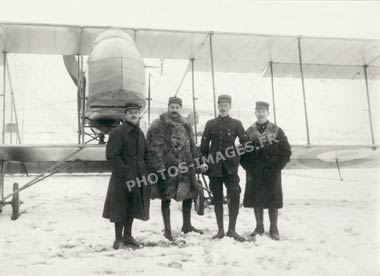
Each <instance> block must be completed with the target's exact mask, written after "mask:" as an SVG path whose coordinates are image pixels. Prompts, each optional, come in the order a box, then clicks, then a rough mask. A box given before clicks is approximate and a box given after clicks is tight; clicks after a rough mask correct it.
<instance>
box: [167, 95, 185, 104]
mask: <svg viewBox="0 0 380 276" xmlns="http://www.w3.org/2000/svg"><path fill="white" fill-rule="evenodd" d="M169 104H179V105H180V106H182V99H181V98H178V97H170V98H169V103H168V105H169Z"/></svg>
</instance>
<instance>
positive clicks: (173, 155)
mask: <svg viewBox="0 0 380 276" xmlns="http://www.w3.org/2000/svg"><path fill="white" fill-rule="evenodd" d="M181 110H182V100H181V99H180V98H178V97H171V98H169V103H168V111H167V112H165V113H163V114H161V115H160V117H159V118H158V119H156V120H154V121H153V123H152V124H151V126H150V127H149V129H148V133H147V145H148V151H149V164H150V169H151V170H152V171H153V172H156V173H157V176H158V182H157V183H156V184H152V193H151V198H152V199H155V198H160V199H161V212H162V217H163V221H164V228H165V232H164V236H165V237H166V238H167V239H168V240H170V241H173V240H174V239H173V236H172V232H171V225H170V202H171V199H175V200H176V201H182V217H183V225H182V231H183V232H184V233H188V232H196V233H200V234H202V233H203V232H202V231H201V230H199V229H196V228H195V227H194V226H192V225H191V205H192V200H193V198H194V197H195V196H196V194H197V192H198V191H197V187H196V177H195V165H194V159H196V158H197V157H198V153H197V149H196V145H195V142H194V134H193V130H192V127H191V125H190V123H189V122H188V120H187V119H185V118H184V117H183V116H182V115H181Z"/></svg>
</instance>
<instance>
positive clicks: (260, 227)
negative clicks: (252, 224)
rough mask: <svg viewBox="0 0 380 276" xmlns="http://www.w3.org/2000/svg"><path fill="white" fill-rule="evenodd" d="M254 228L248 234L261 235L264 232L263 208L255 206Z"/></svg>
mask: <svg viewBox="0 0 380 276" xmlns="http://www.w3.org/2000/svg"><path fill="white" fill-rule="evenodd" d="M253 210H254V213H255V219H256V228H255V230H254V231H253V233H252V234H251V235H250V236H256V235H262V234H264V210H263V208H260V207H255V208H254V209H253Z"/></svg>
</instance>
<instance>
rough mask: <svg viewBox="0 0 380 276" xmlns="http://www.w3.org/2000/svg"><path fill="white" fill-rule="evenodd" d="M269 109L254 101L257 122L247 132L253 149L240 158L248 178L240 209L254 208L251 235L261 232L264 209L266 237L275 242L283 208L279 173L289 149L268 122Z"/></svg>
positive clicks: (278, 131) (262, 230) (283, 138)
mask: <svg viewBox="0 0 380 276" xmlns="http://www.w3.org/2000/svg"><path fill="white" fill-rule="evenodd" d="M268 109H269V104H268V103H266V102H261V101H259V102H256V111H255V115H256V117H257V121H256V122H255V123H254V124H253V125H251V126H250V127H249V128H248V129H247V131H246V133H247V136H248V139H249V141H252V142H253V144H254V146H255V150H254V151H251V152H249V153H246V154H245V155H243V156H242V157H241V164H242V166H243V167H244V169H245V170H246V179H247V182H246V186H245V193H244V202H243V206H244V207H249V208H252V207H253V208H254V212H255V218H256V229H255V230H254V232H253V233H252V234H251V236H253V237H254V236H255V235H257V234H259V235H262V234H263V233H264V223H263V212H264V211H263V209H268V213H269V219H270V230H269V235H270V237H271V238H272V239H274V240H278V239H279V238H280V236H279V231H278V227H277V218H278V209H280V208H282V207H283V199H282V183H281V170H282V169H283V168H284V167H285V165H286V163H288V162H289V160H290V155H291V149H290V145H289V143H288V139H287V137H286V136H285V133H284V131H283V130H282V129H281V128H279V127H278V126H277V125H275V124H273V123H272V122H270V121H268V119H267V118H268V115H269V111H268Z"/></svg>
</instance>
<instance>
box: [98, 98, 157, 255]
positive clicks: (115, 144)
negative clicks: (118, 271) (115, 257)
mask: <svg viewBox="0 0 380 276" xmlns="http://www.w3.org/2000/svg"><path fill="white" fill-rule="evenodd" d="M140 108H141V107H140V106H139V105H138V104H135V103H128V104H127V105H126V106H125V118H126V121H125V122H123V124H122V125H121V126H118V127H116V128H114V129H113V130H112V131H111V133H110V134H109V140H108V143H107V148H106V158H107V161H108V163H109V164H110V165H111V168H112V174H111V178H110V181H109V185H108V190H107V196H106V200H105V203H104V209H103V217H104V218H107V219H109V220H110V221H111V222H113V223H114V224H115V236H116V238H115V242H114V244H113V248H114V249H119V248H120V247H121V246H122V245H123V244H125V245H132V246H138V247H140V246H141V245H142V244H141V243H140V242H138V241H136V240H135V239H134V237H133V236H132V223H133V219H140V220H144V221H145V220H148V219H149V203H150V186H149V185H140V187H139V186H138V185H135V186H134V187H133V188H132V189H129V188H128V187H127V184H126V183H127V181H134V180H136V178H137V179H139V178H142V177H145V175H146V174H147V169H146V162H147V154H148V152H147V149H146V144H145V137H144V133H143V132H142V131H141V129H140V128H139V126H138V124H139V119H140ZM123 229H124V234H123Z"/></svg>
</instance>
